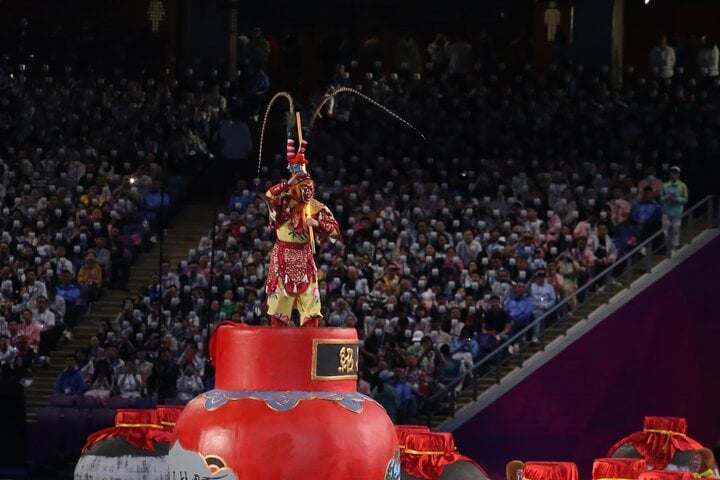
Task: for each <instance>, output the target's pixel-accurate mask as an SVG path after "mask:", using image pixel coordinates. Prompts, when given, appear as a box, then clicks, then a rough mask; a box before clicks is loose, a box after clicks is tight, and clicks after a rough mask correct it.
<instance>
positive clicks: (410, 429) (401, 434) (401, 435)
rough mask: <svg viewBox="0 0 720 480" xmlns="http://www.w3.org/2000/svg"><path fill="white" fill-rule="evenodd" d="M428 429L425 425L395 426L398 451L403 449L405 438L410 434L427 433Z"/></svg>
mask: <svg viewBox="0 0 720 480" xmlns="http://www.w3.org/2000/svg"><path fill="white" fill-rule="evenodd" d="M429 431H430V427H428V426H426V425H395V433H397V437H398V444H399V445H400V450H402V449H403V448H405V437H406V436H407V435H408V434H410V433H417V432H429Z"/></svg>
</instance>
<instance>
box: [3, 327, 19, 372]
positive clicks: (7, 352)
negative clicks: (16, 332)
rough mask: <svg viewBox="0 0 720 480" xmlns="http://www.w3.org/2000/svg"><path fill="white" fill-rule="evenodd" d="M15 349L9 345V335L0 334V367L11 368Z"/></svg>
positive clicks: (15, 353) (15, 352)
mask: <svg viewBox="0 0 720 480" xmlns="http://www.w3.org/2000/svg"><path fill="white" fill-rule="evenodd" d="M16 355H17V349H16V348H15V347H13V346H12V345H10V336H9V335H8V334H0V367H1V368H3V369H4V368H6V367H7V368H8V369H11V368H13V366H14V363H15V356H16Z"/></svg>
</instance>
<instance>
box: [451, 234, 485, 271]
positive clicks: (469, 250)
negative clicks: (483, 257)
mask: <svg viewBox="0 0 720 480" xmlns="http://www.w3.org/2000/svg"><path fill="white" fill-rule="evenodd" d="M455 252H456V253H457V256H458V258H460V260H461V261H462V263H463V265H469V264H470V262H474V261H475V260H476V259H477V258H478V255H480V253H481V252H482V245H480V242H478V241H477V240H475V238H474V237H473V232H472V230H470V229H467V230H465V231H464V232H463V241H462V242H459V243H458V244H457V247H455Z"/></svg>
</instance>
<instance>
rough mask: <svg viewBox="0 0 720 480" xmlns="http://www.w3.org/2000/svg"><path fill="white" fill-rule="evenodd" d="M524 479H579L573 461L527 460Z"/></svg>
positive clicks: (524, 467)
mask: <svg viewBox="0 0 720 480" xmlns="http://www.w3.org/2000/svg"><path fill="white" fill-rule="evenodd" d="M523 480H578V469H577V466H576V465H575V464H574V463H572V462H527V463H525V465H524V466H523Z"/></svg>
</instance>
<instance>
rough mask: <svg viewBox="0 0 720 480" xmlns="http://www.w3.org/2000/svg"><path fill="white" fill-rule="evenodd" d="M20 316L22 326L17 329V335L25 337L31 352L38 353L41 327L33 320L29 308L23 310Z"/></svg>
mask: <svg viewBox="0 0 720 480" xmlns="http://www.w3.org/2000/svg"><path fill="white" fill-rule="evenodd" d="M20 316H21V318H22V324H20V325H19V327H18V335H20V336H23V337H25V339H26V341H27V343H28V346H29V347H30V348H31V349H32V351H33V352H35V353H38V351H39V350H40V334H41V333H42V330H43V328H42V325H40V323H38V322H37V321H35V320H33V315H32V311H30V309H29V308H25V309H23V311H22V312H21V314H20Z"/></svg>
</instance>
